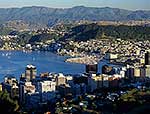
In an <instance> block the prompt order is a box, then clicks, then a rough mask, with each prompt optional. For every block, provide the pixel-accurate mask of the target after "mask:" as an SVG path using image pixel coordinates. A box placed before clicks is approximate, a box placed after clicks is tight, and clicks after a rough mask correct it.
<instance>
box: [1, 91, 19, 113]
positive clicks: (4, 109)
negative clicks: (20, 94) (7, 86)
mask: <svg viewBox="0 0 150 114" xmlns="http://www.w3.org/2000/svg"><path fill="white" fill-rule="evenodd" d="M18 108H19V105H18V103H17V101H15V100H13V99H11V98H10V97H9V94H8V93H7V91H4V92H0V114H18V113H17V110H18Z"/></svg>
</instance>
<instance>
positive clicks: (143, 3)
mask: <svg viewBox="0 0 150 114" xmlns="http://www.w3.org/2000/svg"><path fill="white" fill-rule="evenodd" d="M81 5H84V6H88V7H113V8H122V9H128V10H150V0H0V8H10V7H24V6H46V7H52V8H70V7H74V6H81Z"/></svg>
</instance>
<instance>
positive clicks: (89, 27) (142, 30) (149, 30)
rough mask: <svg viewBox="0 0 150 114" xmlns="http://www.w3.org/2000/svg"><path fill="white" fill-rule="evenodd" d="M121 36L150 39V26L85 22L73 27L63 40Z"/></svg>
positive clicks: (124, 37)
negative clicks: (101, 24)
mask: <svg viewBox="0 0 150 114" xmlns="http://www.w3.org/2000/svg"><path fill="white" fill-rule="evenodd" d="M108 37H109V38H110V37H111V38H112V37H113V38H121V39H137V40H150V27H146V26H145V27H144V26H126V25H120V26H113V25H107V26H100V25H98V24H96V23H93V24H83V25H79V26H76V27H73V28H72V30H71V31H70V32H69V33H68V34H66V35H65V36H64V37H62V38H60V39H59V40H61V41H70V40H74V41H87V40H90V39H98V38H108Z"/></svg>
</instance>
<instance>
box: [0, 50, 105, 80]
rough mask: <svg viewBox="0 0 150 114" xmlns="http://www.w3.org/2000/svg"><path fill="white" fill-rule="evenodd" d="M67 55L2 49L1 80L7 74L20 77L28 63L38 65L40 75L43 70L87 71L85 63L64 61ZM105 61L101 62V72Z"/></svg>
mask: <svg viewBox="0 0 150 114" xmlns="http://www.w3.org/2000/svg"><path fill="white" fill-rule="evenodd" d="M66 58H67V57H65V56H59V55H56V54H54V53H51V52H43V51H41V52H39V51H32V52H23V51H0V82H1V81H3V78H4V76H6V75H7V74H10V75H13V76H15V77H16V78H17V79H19V77H20V75H21V74H22V73H24V72H25V67H26V65H27V64H33V65H35V66H36V67H37V73H38V75H39V74H40V73H41V72H56V73H64V74H79V73H84V72H85V65H83V64H76V63H66V62H64V61H65V59H66ZM102 64H105V63H103V62H100V63H99V72H100V69H101V66H102Z"/></svg>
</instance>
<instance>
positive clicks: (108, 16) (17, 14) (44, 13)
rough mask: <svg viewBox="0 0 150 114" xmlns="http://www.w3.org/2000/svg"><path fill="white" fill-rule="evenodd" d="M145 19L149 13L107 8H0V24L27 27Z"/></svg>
mask: <svg viewBox="0 0 150 114" xmlns="http://www.w3.org/2000/svg"><path fill="white" fill-rule="evenodd" d="M147 19H150V11H129V10H124V9H118V8H109V7H103V8H95V7H84V6H77V7H73V8H66V9H61V8H47V7H36V6H33V7H23V8H0V23H6V22H8V21H14V20H21V21H23V22H25V23H27V24H29V25H38V26H47V25H48V26H52V25H53V24H55V23H57V22H62V21H63V22H69V21H78V20H90V21H101V20H106V21H122V20H147Z"/></svg>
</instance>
